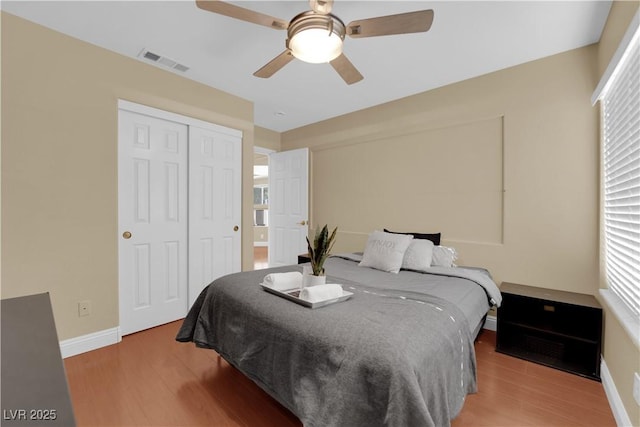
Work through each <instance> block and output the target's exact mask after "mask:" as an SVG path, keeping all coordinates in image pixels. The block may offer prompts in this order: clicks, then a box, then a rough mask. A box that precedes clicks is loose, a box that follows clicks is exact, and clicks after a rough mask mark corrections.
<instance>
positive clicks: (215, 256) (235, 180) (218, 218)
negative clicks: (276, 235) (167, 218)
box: [189, 126, 242, 305]
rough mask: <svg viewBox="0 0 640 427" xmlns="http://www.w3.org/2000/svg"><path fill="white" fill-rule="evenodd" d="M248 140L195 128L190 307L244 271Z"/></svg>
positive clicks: (191, 132)
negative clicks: (243, 210) (243, 174)
mask: <svg viewBox="0 0 640 427" xmlns="http://www.w3.org/2000/svg"><path fill="white" fill-rule="evenodd" d="M241 170H242V139H241V138H240V137H238V136H235V135H230V134H226V133H224V132H221V131H216V130H210V129H205V128H200V127H198V126H190V127H189V305H192V304H193V302H194V301H195V300H196V298H197V297H198V295H199V294H200V291H202V289H203V288H204V287H205V286H207V285H208V284H209V283H211V282H212V281H213V280H214V279H216V278H218V277H220V276H223V275H225V274H229V273H235V272H238V271H240V269H241V259H240V258H241V256H240V254H241V242H242V239H241V234H242V233H241V230H240V225H241V218H242V216H241V208H242V201H241V195H242V187H241Z"/></svg>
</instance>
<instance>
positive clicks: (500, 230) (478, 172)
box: [282, 46, 598, 294]
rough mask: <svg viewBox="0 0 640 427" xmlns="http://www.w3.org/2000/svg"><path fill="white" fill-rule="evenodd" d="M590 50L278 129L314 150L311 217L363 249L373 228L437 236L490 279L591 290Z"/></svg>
mask: <svg viewBox="0 0 640 427" xmlns="http://www.w3.org/2000/svg"><path fill="white" fill-rule="evenodd" d="M596 53H597V49H596V47H595V46H589V47H586V48H582V49H577V50H573V51H570V52H566V53H563V54H559V55H555V56H552V57H549V58H545V59H541V60H538V61H534V62H530V63H527V64H524V65H520V66H517V67H513V68H510V69H506V70H502V71H499V72H495V73H492V74H488V75H485V76H482V77H478V78H474V79H471V80H467V81H464V82H461V83H457V84H453V85H449V86H446V87H443V88H440V89H436V90H432V91H428V92H424V93H421V94H418V95H415V96H411V97H408V98H404V99H401V100H398V101H395V102H391V103H388V104H384V105H381V106H377V107H374V108H370V109H366V110H362V111H359V112H356V113H352V114H348V115H345V116H341V117H338V118H335V119H331V120H327V121H324V122H321V123H316V124H312V125H309V126H306V127H303V128H299V129H295V130H292V131H289V132H286V133H284V134H283V135H282V149H283V150H287V149H293V148H298V147H304V146H309V147H310V148H311V151H312V170H313V172H312V221H313V224H324V223H329V224H331V225H335V226H338V227H339V230H340V235H339V236H338V240H337V242H336V249H337V250H362V248H363V247H364V243H365V241H366V236H367V234H368V233H369V232H371V231H372V230H374V229H381V228H383V227H388V228H394V229H398V230H401V231H424V232H438V231H441V232H442V233H443V235H442V237H443V244H445V245H450V246H453V247H455V248H456V249H458V252H459V254H460V259H459V263H460V264H463V265H477V266H485V267H487V268H489V270H490V271H491V273H492V274H493V275H494V278H495V279H496V281H497V282H498V283H500V282H501V281H511V282H516V283H523V284H528V285H532V286H539V287H547V288H554V289H563V290H568V291H576V292H582V293H587V294H593V293H595V291H596V289H597V287H598V281H597V273H598V139H597V138H598V115H597V111H596V110H595V109H594V108H592V107H591V105H590V103H589V98H590V96H591V92H592V91H593V88H594V87H595V83H596V80H597V79H596V75H595V74H596V73H595V68H596Z"/></svg>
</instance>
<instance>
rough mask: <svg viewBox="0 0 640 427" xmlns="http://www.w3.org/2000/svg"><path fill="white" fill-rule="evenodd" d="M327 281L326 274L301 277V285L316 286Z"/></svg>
mask: <svg viewBox="0 0 640 427" xmlns="http://www.w3.org/2000/svg"><path fill="white" fill-rule="evenodd" d="M325 283H327V276H314V275H313V274H311V275H308V276H306V277H303V280H302V286H303V287H306V286H317V285H324V284H325Z"/></svg>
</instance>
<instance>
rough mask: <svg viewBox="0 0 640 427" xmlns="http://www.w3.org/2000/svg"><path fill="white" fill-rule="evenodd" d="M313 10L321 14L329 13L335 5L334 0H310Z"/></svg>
mask: <svg viewBox="0 0 640 427" xmlns="http://www.w3.org/2000/svg"><path fill="white" fill-rule="evenodd" d="M309 5H310V6H311V10H313V11H314V12H316V13H319V14H321V15H328V14H329V13H331V8H332V7H333V0H309Z"/></svg>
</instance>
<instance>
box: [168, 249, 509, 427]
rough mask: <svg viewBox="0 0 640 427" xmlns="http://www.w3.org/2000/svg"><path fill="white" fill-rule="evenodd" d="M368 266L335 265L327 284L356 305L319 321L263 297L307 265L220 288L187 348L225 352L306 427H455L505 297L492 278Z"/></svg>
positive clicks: (197, 312)
mask: <svg viewBox="0 0 640 427" xmlns="http://www.w3.org/2000/svg"><path fill="white" fill-rule="evenodd" d="M361 259H362V257H361V255H358V254H342V255H340V256H333V257H331V258H329V259H328V260H327V262H326V264H325V268H326V271H327V282H331V283H339V284H341V285H342V286H343V289H344V290H345V291H349V292H352V293H353V296H352V297H351V298H350V299H349V300H347V301H344V302H340V303H337V304H332V305H328V306H326V307H322V308H318V309H309V308H306V307H303V306H301V305H298V304H295V303H293V302H291V301H288V300H286V299H283V298H281V297H279V296H277V295H273V294H271V293H268V292H265V291H264V290H263V289H262V288H261V287H260V286H259V284H260V283H261V282H262V279H263V277H264V276H265V275H266V274H269V273H276V272H290V271H301V270H302V267H301V266H299V265H294V266H288V267H278V268H272V269H265V270H255V271H249V272H243V273H236V274H232V275H228V276H225V277H222V278H220V279H217V280H216V281H214V282H213V283H212V284H210V285H209V286H208V287H207V288H206V289H205V290H204V291H203V292H202V293H201V294H200V296H199V297H198V299H197V300H196V302H195V303H194V305H193V307H192V308H191V309H190V311H189V313H188V315H187V317H186V318H185V320H184V323H183V325H182V327H181V329H180V331H179V333H178V335H177V337H176V339H177V340H178V341H182V342H194V343H195V344H196V345H197V346H198V347H203V348H208V349H213V350H215V351H216V352H218V354H220V355H221V356H222V357H223V358H224V359H226V360H227V361H228V362H229V363H230V364H232V365H233V366H235V367H236V368H237V369H239V370H240V371H241V372H243V373H244V374H245V375H246V376H248V377H249V378H250V379H252V380H253V381H254V382H255V383H256V384H258V385H259V386H260V387H261V388H263V389H264V390H265V391H266V392H267V393H269V394H270V395H271V396H272V397H274V398H275V399H276V400H278V401H279V402H280V403H281V404H282V405H284V406H285V407H287V408H288V409H289V410H291V411H292V412H293V413H294V414H295V415H296V416H298V418H300V420H301V421H302V423H303V424H304V425H305V426H311V427H330V426H341V427H344V426H383V425H384V426H443V425H449V424H450V420H451V419H453V418H454V417H455V416H456V415H457V414H458V413H459V412H460V410H461V409H462V406H463V403H464V400H465V397H466V395H467V394H468V393H474V392H475V391H476V365H475V353H474V348H473V341H474V338H475V336H476V335H477V334H478V332H479V331H480V329H481V327H482V324H483V321H484V318H485V316H486V313H487V311H488V310H489V309H490V307H491V306H493V305H496V304H499V302H500V293H499V290H498V288H497V287H496V286H495V283H494V282H493V281H492V280H491V276H490V275H489V273H488V272H487V271H486V270H484V269H475V268H461V267H458V268H446V267H435V268H429V269H426V270H424V271H409V270H401V271H400V272H399V273H398V274H392V273H388V272H383V271H379V270H376V269H372V268H367V267H360V266H359V265H358V263H359V262H360V261H361Z"/></svg>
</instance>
